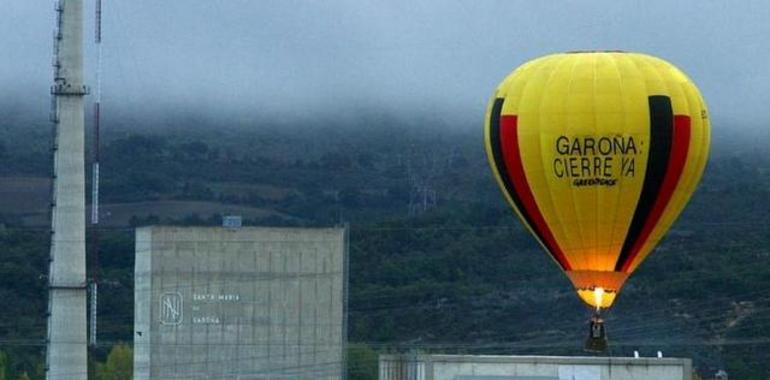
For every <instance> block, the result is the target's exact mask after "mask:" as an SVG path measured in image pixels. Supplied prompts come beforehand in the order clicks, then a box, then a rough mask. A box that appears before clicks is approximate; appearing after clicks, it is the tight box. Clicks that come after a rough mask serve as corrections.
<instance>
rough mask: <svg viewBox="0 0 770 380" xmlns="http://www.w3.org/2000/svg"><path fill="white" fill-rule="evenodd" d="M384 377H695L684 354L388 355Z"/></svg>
mask: <svg viewBox="0 0 770 380" xmlns="http://www.w3.org/2000/svg"><path fill="white" fill-rule="evenodd" d="M379 377H380V379H381V380H691V379H692V361H691V360H690V359H678V358H617V357H614V358H608V357H561V356H474V355H417V356H409V355H382V356H380V376H379Z"/></svg>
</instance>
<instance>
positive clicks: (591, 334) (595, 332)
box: [584, 313, 607, 353]
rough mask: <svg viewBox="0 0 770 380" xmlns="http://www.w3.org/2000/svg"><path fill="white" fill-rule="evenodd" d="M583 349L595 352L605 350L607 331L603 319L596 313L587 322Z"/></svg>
mask: <svg viewBox="0 0 770 380" xmlns="http://www.w3.org/2000/svg"><path fill="white" fill-rule="evenodd" d="M584 349H585V350H586V351H588V352H596V353H601V352H605V351H607V332H606V331H605V330H604V320H603V319H602V318H601V317H600V316H599V314H598V313H597V314H594V316H593V317H591V320H590V321H589V323H588V339H586V344H585V347H584Z"/></svg>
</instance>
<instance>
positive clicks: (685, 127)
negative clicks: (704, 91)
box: [621, 115, 691, 272]
mask: <svg viewBox="0 0 770 380" xmlns="http://www.w3.org/2000/svg"><path fill="white" fill-rule="evenodd" d="M690 134H691V131H690V117H689V116H686V115H674V130H673V134H672V138H671V140H672V143H671V156H670V158H669V161H668V167H667V168H666V176H665V177H664V179H663V184H662V185H661V187H660V193H658V198H657V200H656V201H655V205H654V206H653V209H652V211H651V212H650V215H649V216H648V218H647V221H646V222H645V224H644V228H643V229H642V232H641V234H640V235H639V239H638V240H637V241H636V243H635V244H634V246H633V248H632V249H631V254H630V255H629V257H628V258H627V259H626V260H625V262H624V263H623V265H622V267H621V270H622V271H623V272H627V271H628V269H629V268H630V267H631V263H633V262H634V259H635V258H636V256H637V255H639V252H640V251H641V249H642V247H643V246H644V244H645V243H646V242H647V239H649V237H650V234H651V233H652V230H653V229H654V228H655V226H656V225H657V224H658V222H659V221H660V217H661V216H662V215H663V211H664V210H665V209H666V206H668V203H669V202H670V201H671V197H672V196H673V195H674V190H676V187H677V185H678V184H679V179H680V178H681V177H682V172H683V171H684V165H685V163H686V162H687V154H688V152H689V148H690Z"/></svg>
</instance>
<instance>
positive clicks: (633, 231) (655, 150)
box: [615, 95, 674, 271]
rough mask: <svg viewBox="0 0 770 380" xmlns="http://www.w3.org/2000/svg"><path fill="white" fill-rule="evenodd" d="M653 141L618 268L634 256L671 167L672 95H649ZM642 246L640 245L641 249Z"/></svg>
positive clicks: (651, 139)
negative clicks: (632, 253) (635, 247)
mask: <svg viewBox="0 0 770 380" xmlns="http://www.w3.org/2000/svg"><path fill="white" fill-rule="evenodd" d="M648 101H649V104H650V144H649V146H648V147H647V149H648V150H649V154H648V157H647V171H646V174H645V176H644V183H643V184H642V194H641V195H640V196H639V203H637V205H636V211H634V217H633V218H632V219H631V226H630V227H629V228H628V234H627V235H626V241H624V242H623V248H622V249H621V250H620V256H619V257H618V261H617V263H616V264H615V270H616V271H621V270H622V268H623V266H624V265H625V264H626V260H628V259H629V257H630V256H631V250H632V249H633V247H634V245H635V244H636V241H637V240H638V239H639V235H640V234H641V232H642V229H643V228H644V224H645V223H646V222H647V218H648V217H649V216H650V212H651V211H652V208H653V205H654V204H655V200H656V199H657V196H658V192H660V187H661V186H662V185H663V178H664V177H665V175H666V168H668V160H669V158H670V157H671V138H672V136H673V133H674V110H673V109H672V107H671V98H669V97H668V96H663V95H655V96H650V97H649V98H648ZM640 249H641V248H640Z"/></svg>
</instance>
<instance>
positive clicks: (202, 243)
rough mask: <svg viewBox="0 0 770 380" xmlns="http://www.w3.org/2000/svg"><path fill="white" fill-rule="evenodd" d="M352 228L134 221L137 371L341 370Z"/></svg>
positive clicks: (255, 375) (258, 374)
mask: <svg viewBox="0 0 770 380" xmlns="http://www.w3.org/2000/svg"><path fill="white" fill-rule="evenodd" d="M347 246H348V243H347V229H345V228H322V229H309V228H258V227H242V228H227V227H161V226H153V227H143V228H139V229H137V230H136V267H135V289H134V292H135V302H136V303H135V305H136V306H135V319H134V325H135V336H134V378H135V379H137V380H146V379H152V380H165V379H212V380H216V379H228V380H230V379H232V380H236V379H239V380H247V379H248V380H257V379H259V380H266V379H271V380H272V379H296V380H305V379H307V380H310V379H313V380H317V379H342V378H344V371H345V365H344V363H345V342H346V319H345V315H346V310H345V309H346V299H347V296H346V292H347V286H346V284H347V274H346V273H347V249H348V248H347Z"/></svg>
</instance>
